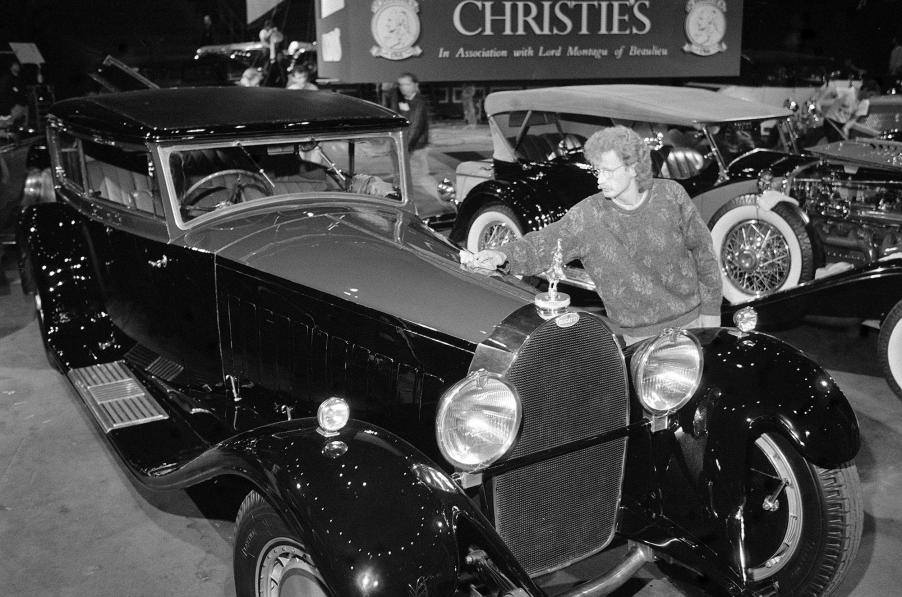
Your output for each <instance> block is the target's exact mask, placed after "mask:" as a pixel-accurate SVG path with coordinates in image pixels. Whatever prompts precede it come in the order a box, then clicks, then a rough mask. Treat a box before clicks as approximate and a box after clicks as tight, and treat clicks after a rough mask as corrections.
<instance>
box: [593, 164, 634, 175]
mask: <svg viewBox="0 0 902 597" xmlns="http://www.w3.org/2000/svg"><path fill="white" fill-rule="evenodd" d="M624 167H626V164H620V165H619V166H617V167H616V168H613V169H611V170H608V169H607V168H594V167H593V168H592V174H594V175H595V178H610V177H612V176H614V173H615V172H617V171H618V170H620V169H621V168H624Z"/></svg>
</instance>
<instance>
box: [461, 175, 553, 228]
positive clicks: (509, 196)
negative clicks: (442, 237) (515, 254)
mask: <svg viewBox="0 0 902 597" xmlns="http://www.w3.org/2000/svg"><path fill="white" fill-rule="evenodd" d="M538 197H542V198H543V199H542V200H541V201H539V200H538V199H537V198H538ZM492 202H498V203H502V204H504V205H506V206H508V207H509V208H511V210H513V212H514V213H515V214H517V217H518V219H519V221H520V227H521V228H523V230H524V231H525V232H533V231H535V230H539V229H541V228H544V227H545V226H547V225H548V224H550V223H552V222H554V221H556V220H559V219H561V217H563V215H564V214H565V213H567V208H566V207H565V206H564V205H562V204H560V203H559V202H557V201H556V200H554V199H553V197H552V194H551V193H550V192H544V193H543V192H540V189H539V188H538V186H537V183H534V182H532V181H526V180H515V181H513V182H502V181H497V180H489V181H486V182H484V183H482V184H479V185H477V186H476V187H474V188H473V190H472V191H471V192H470V194H469V195H467V197H466V199H464V201H463V202H462V203H461V204H460V206H459V207H458V209H457V220H455V222H454V227H453V228H452V229H451V234H450V235H449V238H450V239H451V241H452V242H455V243H461V242H463V240H464V238H465V237H466V232H467V227H468V225H469V223H470V220H472V219H473V216H474V215H475V214H476V212H477V211H479V209H480V208H482V207H483V206H484V205H486V204H487V203H492Z"/></svg>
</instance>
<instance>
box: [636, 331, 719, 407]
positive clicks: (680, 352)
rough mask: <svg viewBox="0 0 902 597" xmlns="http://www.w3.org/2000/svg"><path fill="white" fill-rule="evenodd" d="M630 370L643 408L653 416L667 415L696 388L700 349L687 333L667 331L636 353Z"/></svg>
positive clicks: (699, 371)
mask: <svg viewBox="0 0 902 597" xmlns="http://www.w3.org/2000/svg"><path fill="white" fill-rule="evenodd" d="M630 370H631V372H632V376H633V385H634V386H635V387H636V392H637V394H638V395H639V400H640V401H641V402H642V405H643V406H644V407H645V408H646V410H648V411H649V412H650V413H652V414H655V415H666V414H669V413H672V412H674V411H675V410H677V409H678V408H680V407H681V406H683V405H684V404H685V403H686V401H687V400H689V398H691V397H692V395H693V394H694V393H695V390H697V389H698V385H699V383H700V382H701V377H702V350H701V347H700V346H699V344H698V340H696V339H695V336H693V335H692V334H690V333H689V332H687V331H686V330H668V331H665V332H664V333H662V334H661V335H660V336H658V337H657V338H655V339H654V340H652V341H650V342H648V344H646V345H645V346H643V347H642V348H640V349H639V350H638V351H636V354H634V355H633V358H632V361H631V363H630Z"/></svg>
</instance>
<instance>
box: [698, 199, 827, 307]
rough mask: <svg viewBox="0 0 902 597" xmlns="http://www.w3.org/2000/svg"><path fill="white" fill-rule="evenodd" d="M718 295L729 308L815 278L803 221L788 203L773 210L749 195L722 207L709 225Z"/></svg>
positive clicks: (809, 245) (809, 240) (812, 255)
mask: <svg viewBox="0 0 902 597" xmlns="http://www.w3.org/2000/svg"><path fill="white" fill-rule="evenodd" d="M710 228H711V237H712V238H713V240H714V252H715V253H716V254H717V260H718V262H719V264H720V271H721V274H722V278H723V295H724V297H725V298H726V299H727V300H728V301H730V303H732V304H736V303H743V302H746V301H749V300H752V299H755V298H758V297H761V296H765V295H768V294H771V293H773V292H777V291H779V290H785V289H787V288H792V287H793V286H796V285H798V284H799V283H800V282H806V281H808V280H811V279H812V278H813V277H814V253H813V251H812V248H811V239H810V238H809V236H808V232H807V230H806V229H805V223H804V222H803V221H802V218H801V217H800V216H799V214H798V213H797V212H796V210H795V208H794V206H792V205H790V204H788V203H778V204H777V205H776V206H775V207H774V208H773V210H768V209H764V208H763V207H759V206H758V204H757V197H756V195H753V194H748V195H740V196H739V197H736V198H734V199H732V200H731V201H729V202H728V203H726V204H725V205H723V206H722V207H721V208H720V209H719V210H717V212H716V213H715V214H714V216H713V217H712V218H711V223H710Z"/></svg>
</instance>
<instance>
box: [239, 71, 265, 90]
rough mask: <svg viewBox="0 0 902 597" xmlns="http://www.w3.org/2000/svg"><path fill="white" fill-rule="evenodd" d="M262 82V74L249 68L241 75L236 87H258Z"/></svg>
mask: <svg viewBox="0 0 902 597" xmlns="http://www.w3.org/2000/svg"><path fill="white" fill-rule="evenodd" d="M262 81H263V73H261V72H260V71H258V70H257V69H256V68H254V67H252V66H249V67H247V68H246V69H244V72H243V73H241V80H240V81H238V85H240V86H241V87H259V86H260V83H261V82H262Z"/></svg>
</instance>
